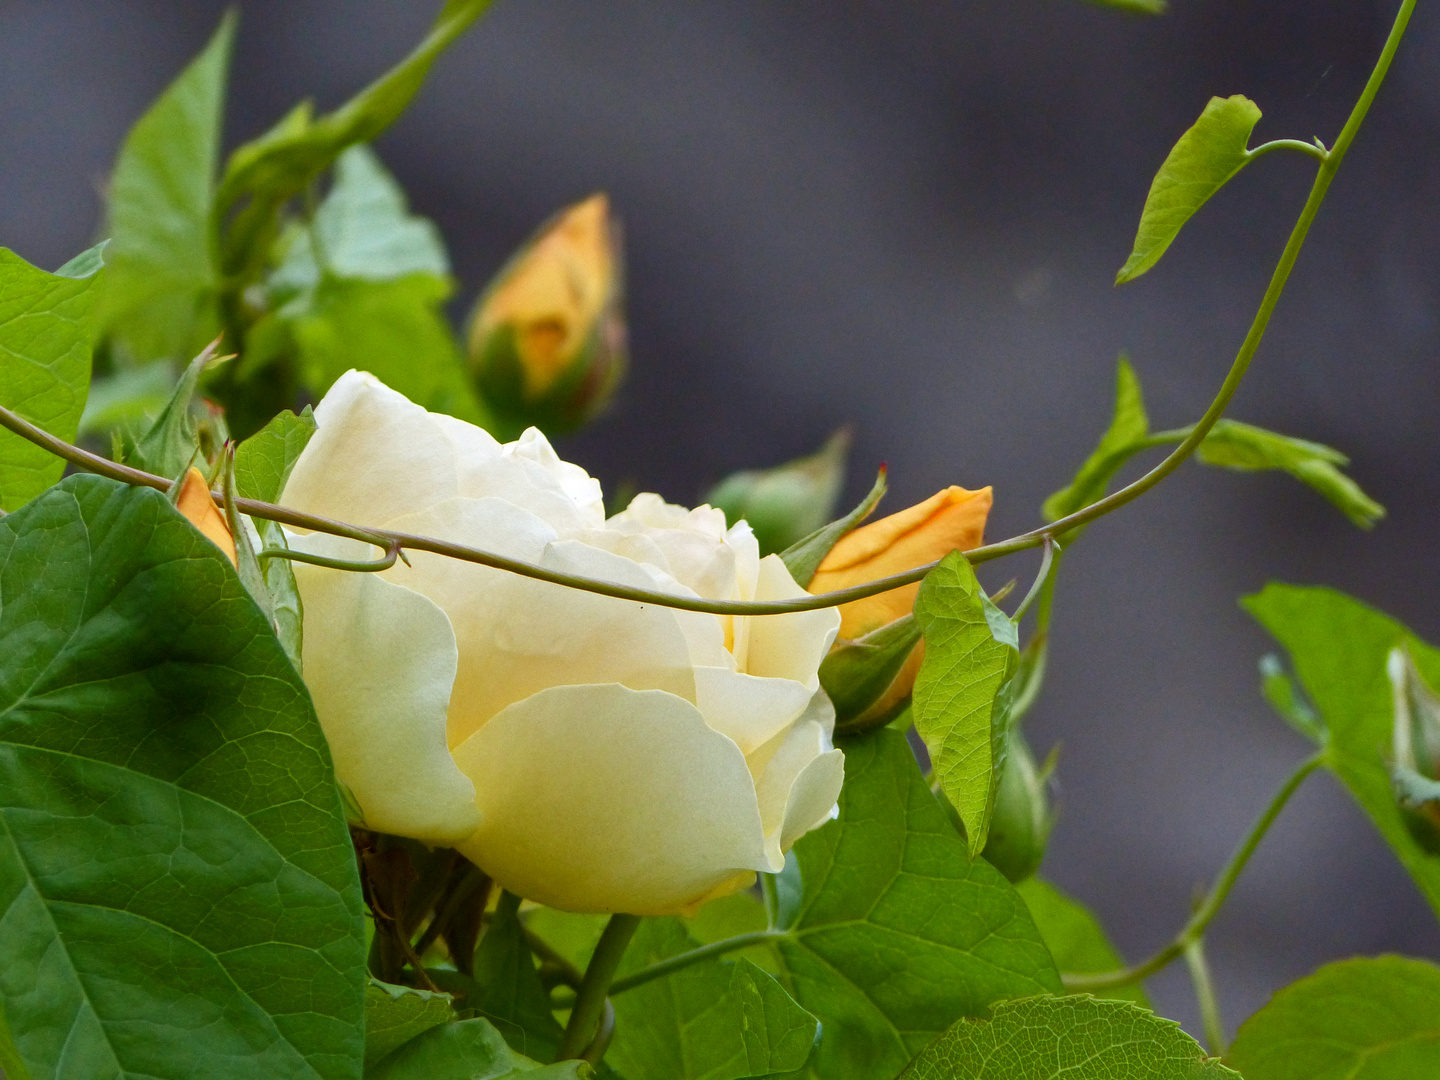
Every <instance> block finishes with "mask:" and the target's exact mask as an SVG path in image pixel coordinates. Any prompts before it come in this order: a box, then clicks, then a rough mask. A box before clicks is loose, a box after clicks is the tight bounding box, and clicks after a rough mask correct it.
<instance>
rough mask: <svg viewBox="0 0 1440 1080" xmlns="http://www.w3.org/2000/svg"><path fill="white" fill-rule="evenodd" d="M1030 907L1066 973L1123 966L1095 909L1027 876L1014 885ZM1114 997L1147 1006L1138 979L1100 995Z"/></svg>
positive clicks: (1079, 972) (1085, 973)
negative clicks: (1136, 981)
mask: <svg viewBox="0 0 1440 1080" xmlns="http://www.w3.org/2000/svg"><path fill="white" fill-rule="evenodd" d="M1015 889H1016V891H1017V892H1019V894H1020V895H1021V896H1022V897H1023V898H1024V899H1025V906H1026V907H1028V908H1029V909H1030V917H1031V918H1033V919H1034V920H1035V925H1036V927H1038V928H1039V930H1040V936H1041V937H1042V938H1044V939H1045V944H1046V945H1047V946H1048V947H1049V949H1050V955H1051V956H1053V957H1054V958H1055V966H1056V967H1058V968H1059V969H1060V970H1061V971H1062V972H1065V973H1067V974H1070V975H1094V974H1098V973H1100V972H1102V971H1118V970H1119V969H1120V968H1123V967H1124V966H1125V961H1124V960H1122V959H1121V958H1120V953H1119V952H1118V951H1117V950H1116V948H1115V946H1114V945H1112V944H1110V939H1109V938H1108V937H1107V936H1106V934H1105V930H1104V928H1103V927H1101V925H1100V920H1099V919H1097V918H1096V917H1095V913H1094V912H1092V911H1091V910H1090V909H1089V908H1087V907H1086V906H1085V905H1084V904H1082V903H1080V902H1079V901H1077V900H1075V899H1073V898H1071V897H1069V896H1066V895H1065V894H1064V893H1063V892H1061V891H1060V890H1059V889H1057V888H1056V887H1055V886H1054V885H1051V884H1050V883H1049V882H1048V881H1042V880H1041V879H1040V878H1038V877H1032V878H1027V879H1026V880H1025V881H1022V882H1020V884H1018V885H1016V886H1015ZM1102 996H1103V997H1106V998H1111V999H1114V1000H1116V1001H1133V1002H1135V1004H1137V1005H1143V1006H1145V1007H1146V1008H1149V1007H1150V1000H1149V999H1148V998H1147V997H1146V996H1145V991H1144V990H1143V989H1142V988H1141V987H1140V984H1139V983H1132V984H1131V985H1130V986H1121V987H1116V988H1115V989H1114V990H1112V991H1110V992H1109V993H1106V994H1104V995H1102Z"/></svg>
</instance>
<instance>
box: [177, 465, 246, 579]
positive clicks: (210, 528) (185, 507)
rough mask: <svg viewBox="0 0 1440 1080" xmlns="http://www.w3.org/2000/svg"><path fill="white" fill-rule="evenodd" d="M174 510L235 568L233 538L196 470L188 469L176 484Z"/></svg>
mask: <svg viewBox="0 0 1440 1080" xmlns="http://www.w3.org/2000/svg"><path fill="white" fill-rule="evenodd" d="M175 509H177V510H179V511H180V513H182V514H184V515H185V517H186V518H187V519H188V520H189V522H190V524H191V525H194V526H195V527H196V528H197V529H199V530H200V531H201V532H202V533H204V534H205V538H206V539H207V540H209V541H210V542H211V543H212V544H214V545H215V546H216V547H218V548H219V549H220V550H221V551H223V552H224V553H225V557H226V558H227V559H229V560H230V564H231V565H232V566H239V565H240V563H239V560H238V559H237V558H236V556H235V538H234V537H233V536H231V535H230V526H229V525H227V524H226V523H225V515H224V514H222V513H221V512H220V508H219V507H218V506H216V505H215V500H214V499H213V498H211V497H210V486H209V485H208V484H206V483H205V477H204V475H203V474H202V473H201V472H200V470H199V469H197V468H195V467H194V466H191V468H190V471H189V472H187V473H186V474H185V479H184V480H183V481H182V482H181V484H180V497H179V498H178V499H176V500H175Z"/></svg>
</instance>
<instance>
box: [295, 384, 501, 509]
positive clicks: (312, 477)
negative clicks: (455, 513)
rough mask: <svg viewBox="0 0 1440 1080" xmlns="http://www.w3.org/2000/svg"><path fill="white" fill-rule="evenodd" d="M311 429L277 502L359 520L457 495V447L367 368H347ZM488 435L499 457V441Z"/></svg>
mask: <svg viewBox="0 0 1440 1080" xmlns="http://www.w3.org/2000/svg"><path fill="white" fill-rule="evenodd" d="M315 423H316V425H317V427H316V431H315V434H314V435H313V436H312V437H311V439H310V442H309V443H308V444H307V445H306V447H305V449H304V451H303V452H302V453H301V454H300V459H299V460H298V461H297V462H296V463H295V469H294V471H293V472H291V474H290V479H289V481H288V482H287V483H286V484H285V490H284V492H283V493H282V494H281V496H280V502H281V503H283V504H284V505H285V506H291V507H294V508H295V509H297V510H304V511H306V512H307V513H311V514H318V515H320V516H321V517H330V518H336V519H338V520H340V521H350V522H354V523H357V524H363V525H377V526H378V525H383V524H384V523H385V522H387V521H390V520H391V519H392V518H396V517H399V516H400V515H402V514H407V513H411V512H413V511H415V510H421V509H423V508H425V507H426V506H429V505H431V504H433V503H436V502H439V501H440V500H442V499H448V498H453V497H454V496H456V495H458V494H460V490H459V486H458V481H457V478H456V463H455V452H454V448H453V446H452V444H451V441H450V439H449V438H447V437H446V435H445V433H444V432H443V431H441V430H440V428H439V427H437V426H436V425H435V424H434V423H433V418H432V417H431V415H430V413H428V412H426V411H425V410H424V409H422V408H421V407H420V406H419V405H416V404H414V403H413V402H411V401H410V400H408V399H407V398H406V397H405V396H404V395H403V394H398V393H396V392H395V391H394V390H391V389H390V388H389V387H387V386H386V385H384V384H383V383H382V382H380V381H379V380H378V379H376V378H375V377H374V376H373V375H369V374H367V373H365V372H360V371H347V372H346V373H345V374H344V375H342V376H340V378H339V379H337V380H336V381H335V384H334V385H333V386H332V387H331V388H330V390H329V392H328V393H326V395H325V397H324V400H322V401H321V402H320V404H319V405H317V406H316V408H315ZM474 430H475V431H477V432H479V436H477V438H481V437H483V439H489V441H490V444H491V451H490V453H491V455H492V456H493V457H494V458H496V459H498V458H499V456H500V444H499V443H497V442H495V440H494V439H493V438H491V437H490V436H489V435H487V434H485V432H483V431H480V429H479V428H475V429H474Z"/></svg>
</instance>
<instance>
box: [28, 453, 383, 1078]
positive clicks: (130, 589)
mask: <svg viewBox="0 0 1440 1080" xmlns="http://www.w3.org/2000/svg"><path fill="white" fill-rule="evenodd" d="M363 941H364V926H363V918H362V914H361V903H360V887H359V881H358V878H357V874H356V869H355V857H354V852H353V850H352V847H351V844H350V838H349V835H348V834H347V831H346V828H345V819H344V816H343V814H342V813H341V807H340V800H339V798H338V797H337V795H336V791H335V784H334V774H333V767H332V765H331V762H330V755H329V752H328V750H327V748H326V745H325V740H324V736H323V735H322V734H321V731H320V725H319V723H318V722H317V721H316V719H315V712H314V709H313V708H312V707H311V704H310V699H309V696H308V695H307V694H306V692H305V687H304V686H303V685H302V684H301V682H300V679H299V677H298V676H297V675H296V674H295V672H294V669H293V668H292V667H291V666H290V664H289V662H288V661H287V660H286V659H285V655H284V653H283V652H282V651H281V648H280V645H279V643H278V642H277V641H276V640H275V636H274V634H273V633H272V632H271V631H270V628H269V627H268V626H267V625H266V622H265V618H264V616H263V615H262V614H261V612H260V610H259V609H258V608H256V607H255V605H254V603H253V602H252V601H251V600H250V598H249V596H248V595H247V594H246V593H245V590H244V589H243V588H242V586H241V584H240V582H239V580H238V578H237V577H236V575H235V571H234V569H233V568H232V567H231V566H230V563H229V561H228V560H227V559H226V558H225V556H224V555H223V554H221V552H220V551H219V550H218V549H217V548H216V547H215V546H214V545H213V544H212V543H210V542H209V541H208V540H206V539H205V538H204V537H203V536H201V535H200V533H199V532H198V531H197V530H196V529H195V528H194V527H193V526H191V525H190V523H189V522H187V521H186V520H185V519H184V518H183V517H181V516H180V514H179V513H178V512H177V511H176V510H175V509H174V508H173V507H172V506H171V505H170V504H169V502H168V501H167V500H166V498H165V496H164V495H162V494H161V493H159V492H156V491H151V490H148V489H141V488H130V487H126V486H125V485H122V484H119V483H116V482H114V481H111V480H104V479H101V478H99V477H94V476H72V477H70V478H68V479H66V480H65V481H63V482H62V483H61V484H59V485H58V486H57V487H55V488H53V489H51V490H50V491H48V492H46V493H45V494H44V495H42V496H41V497H40V498H38V499H36V500H35V501H34V502H32V503H30V504H29V505H28V506H26V507H25V508H24V509H22V510H20V511H19V512H17V513H14V514H11V515H10V516H9V517H6V518H4V519H3V520H0V956H3V957H4V961H5V962H4V964H3V965H0V1006H3V1012H4V1015H5V1020H6V1023H7V1024H8V1027H9V1030H10V1036H11V1038H12V1039H13V1041H14V1044H15V1046H16V1047H17V1049H18V1051H19V1056H20V1057H21V1059H22V1060H23V1061H24V1062H25V1064H26V1066H27V1067H28V1069H29V1072H30V1074H31V1076H32V1078H40V1077H61V1076H63V1077H65V1078H67V1080H69V1078H72V1077H73V1078H75V1080H88V1078H91V1077H95V1078H100V1077H104V1078H107V1080H110V1078H119V1077H135V1078H140V1077H144V1078H146V1080H162V1078H163V1080H169V1078H174V1080H182V1078H185V1080H188V1078H191V1077H195V1076H202V1075H203V1076H205V1077H207V1078H214V1080H232V1078H233V1080H240V1078H254V1080H262V1078H263V1080H276V1078H280V1077H294V1078H307V1080H315V1078H322V1077H323V1078H327V1080H328V1078H335V1080H347V1078H353V1077H357V1076H358V1075H359V1072H360V1061H361V1053H362V1048H363V1040H364V1031H363V1009H364V992H365V982H366V975H365V967H364V952H363Z"/></svg>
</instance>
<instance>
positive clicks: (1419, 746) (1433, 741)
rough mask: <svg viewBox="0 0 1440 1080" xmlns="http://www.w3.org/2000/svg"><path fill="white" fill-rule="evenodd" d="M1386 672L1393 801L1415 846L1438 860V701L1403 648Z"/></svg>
mask: <svg viewBox="0 0 1440 1080" xmlns="http://www.w3.org/2000/svg"><path fill="white" fill-rule="evenodd" d="M1386 671H1387V673H1388V674H1389V676H1390V689H1391V692H1392V694H1393V700H1394V716H1395V726H1394V732H1393V736H1392V749H1393V751H1394V761H1393V762H1392V763H1391V765H1390V778H1391V782H1392V783H1393V784H1394V786H1395V800H1396V802H1398V803H1399V804H1400V810H1401V812H1402V813H1403V814H1404V816H1405V825H1406V827H1407V828H1408V829H1409V830H1410V835H1411V836H1413V837H1414V838H1415V842H1416V843H1418V844H1419V845H1420V846H1421V847H1423V848H1424V849H1425V850H1426V851H1428V852H1430V853H1431V854H1432V855H1440V696H1437V695H1436V693H1435V691H1434V690H1432V689H1431V688H1430V687H1429V686H1428V685H1427V684H1426V682H1425V680H1424V678H1423V677H1422V676H1421V674H1420V672H1419V671H1418V670H1417V669H1416V667H1415V661H1414V659H1413V658H1412V657H1411V655H1410V653H1409V652H1408V651H1407V650H1405V649H1404V648H1395V649H1391V650H1390V658H1389V661H1388V663H1387V664H1386Z"/></svg>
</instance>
